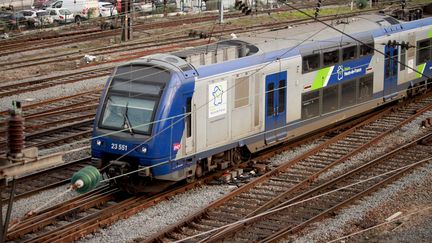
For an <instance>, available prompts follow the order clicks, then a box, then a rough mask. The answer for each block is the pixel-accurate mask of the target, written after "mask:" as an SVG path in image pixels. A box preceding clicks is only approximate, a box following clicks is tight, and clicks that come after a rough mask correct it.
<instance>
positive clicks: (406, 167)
mask: <svg viewBox="0 0 432 243" xmlns="http://www.w3.org/2000/svg"><path fill="white" fill-rule="evenodd" d="M431 159H432V157H429V158H427V159H423V160H420V161H417V162H415V163H412V164H409V165H406V166H402V167H399V168H397V169H394V170H391V171H387V172H385V173H382V174H379V175H376V176H373V177H370V178H367V179H364V180H360V181H358V182H355V183H352V184H349V185H346V186H343V187H340V188H337V189H334V190H331V191H328V192H325V193H322V194H319V195H316V196H313V197H310V198H307V199H303V200H301V201H297V202H294V203H292V204H289V205H286V206H284V207H280V208H276V209H272V210H268V211H266V212H263V213H260V214H257V215H255V216H252V217H249V218H244V219H241V220H238V221H236V222H234V223H230V224H226V225H224V226H220V227H217V228H215V229H212V230H208V231H205V232H202V233H199V234H196V235H192V236H189V237H186V238H184V239H181V240H178V241H175V242H176V243H177V242H183V241H187V240H190V239H194V238H196V237H199V236H204V235H207V234H209V233H213V232H216V231H220V230H223V229H226V228H228V227H232V226H236V225H239V224H243V223H246V222H249V221H252V220H254V219H257V218H261V217H264V216H267V215H270V214H273V213H277V212H279V211H282V210H284V209H287V208H290V207H292V206H296V205H299V204H302V203H304V202H308V201H311V200H313V199H317V198H320V197H323V196H326V195H329V194H332V193H335V192H338V191H341V190H343V189H347V188H350V187H353V186H356V185H359V184H361V183H364V182H368V181H370V180H374V179H377V178H379V177H382V176H385V175H388V174H392V173H396V172H398V171H401V170H404V169H408V168H410V167H414V166H416V165H418V164H421V163H424V162H426V161H429V160H431Z"/></svg>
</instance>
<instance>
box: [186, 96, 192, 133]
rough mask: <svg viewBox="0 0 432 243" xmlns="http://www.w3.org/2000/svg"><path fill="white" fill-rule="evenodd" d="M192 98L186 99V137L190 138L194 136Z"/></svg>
mask: <svg viewBox="0 0 432 243" xmlns="http://www.w3.org/2000/svg"><path fill="white" fill-rule="evenodd" d="M191 112H192V98H191V97H188V98H187V99H186V114H187V115H186V137H188V138H190V137H191V136H192V119H191V118H192V114H191Z"/></svg>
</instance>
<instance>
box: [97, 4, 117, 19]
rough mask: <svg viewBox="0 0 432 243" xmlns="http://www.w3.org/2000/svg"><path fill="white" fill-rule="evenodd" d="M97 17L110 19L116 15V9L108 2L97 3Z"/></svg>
mask: <svg viewBox="0 0 432 243" xmlns="http://www.w3.org/2000/svg"><path fill="white" fill-rule="evenodd" d="M99 13H100V14H99V16H100V17H110V16H115V15H117V9H116V8H115V7H114V4H112V3H110V2H99Z"/></svg>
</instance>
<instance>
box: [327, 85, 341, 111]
mask: <svg viewBox="0 0 432 243" xmlns="http://www.w3.org/2000/svg"><path fill="white" fill-rule="evenodd" d="M338 98H339V96H338V85H334V86H330V87H326V88H324V89H323V114H325V113H329V112H332V111H335V110H337V109H338V104H339V100H338Z"/></svg>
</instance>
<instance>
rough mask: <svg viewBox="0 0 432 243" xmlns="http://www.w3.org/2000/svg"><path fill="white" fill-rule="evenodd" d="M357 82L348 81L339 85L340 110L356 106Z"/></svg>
mask: <svg viewBox="0 0 432 243" xmlns="http://www.w3.org/2000/svg"><path fill="white" fill-rule="evenodd" d="M356 84H357V80H355V79H354V80H350V81H347V82H345V83H342V84H341V93H342V94H341V108H345V107H350V106H353V105H355V104H356V96H357V95H356V92H357V85H356Z"/></svg>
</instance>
